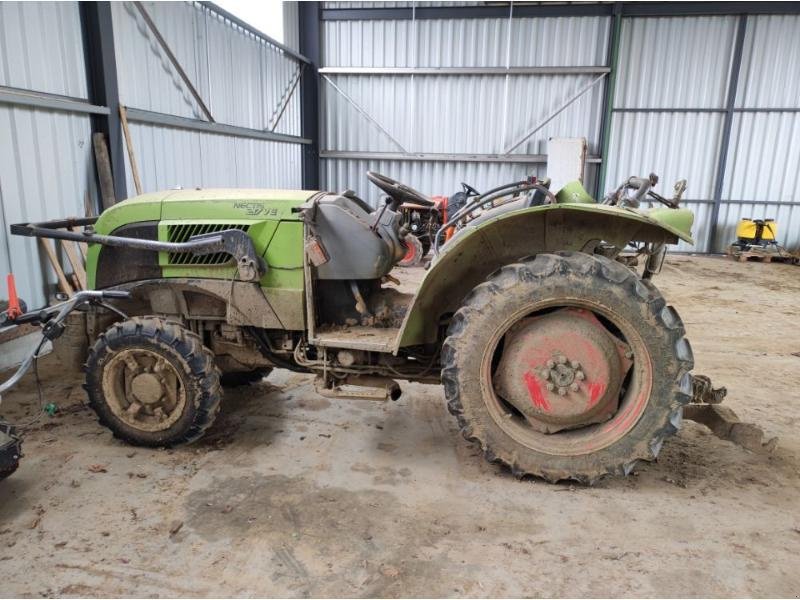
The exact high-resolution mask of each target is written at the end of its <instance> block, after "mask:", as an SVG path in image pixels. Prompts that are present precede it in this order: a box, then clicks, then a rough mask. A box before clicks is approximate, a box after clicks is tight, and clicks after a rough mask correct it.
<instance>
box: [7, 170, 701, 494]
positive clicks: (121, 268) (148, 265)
mask: <svg viewBox="0 0 800 600" xmlns="http://www.w3.org/2000/svg"><path fill="white" fill-rule="evenodd" d="M368 177H369V179H370V181H371V182H372V183H374V184H375V185H377V186H378V187H379V188H380V189H381V190H382V192H383V193H384V194H385V198H384V201H385V203H383V204H382V205H381V206H380V207H379V208H378V209H377V210H375V209H373V208H372V207H371V206H369V205H368V204H367V203H366V202H364V201H363V200H361V199H360V198H359V197H358V196H357V195H356V194H355V193H354V192H352V191H349V190H348V191H345V192H343V193H338V194H337V193H328V192H313V191H279V190H251V189H240V190H205V189H196V190H178V191H167V192H159V193H153V194H145V195H142V196H138V197H136V198H132V199H129V200H126V201H124V202H121V203H119V204H117V205H115V206H114V207H112V208H110V209H108V210H106V211H105V212H104V213H103V214H102V215H101V216H100V217H99V218H91V219H88V218H87V219H73V220H62V221H51V222H47V223H38V224H20V225H14V226H12V232H13V233H16V234H20V235H29V236H43V237H51V238H60V239H71V240H78V241H83V242H88V243H89V250H88V257H87V265H86V267H87V268H86V271H87V278H88V287H89V288H91V289H92V290H99V291H107V292H108V293H101V294H98V293H97V292H91V293H92V294H95V296H91V298H94V299H90V300H86V302H87V304H86V307H85V308H86V310H87V311H88V313H89V314H88V317H87V320H88V323H89V330H90V332H94V335H93V336H92V339H93V345H92V346H91V347H90V348H89V351H88V357H87V359H86V364H85V369H86V390H87V392H88V396H89V403H90V404H91V406H92V408H93V409H94V411H95V412H96V413H97V415H98V417H99V419H100V422H101V423H102V424H104V425H106V426H107V427H108V428H109V429H111V431H113V433H114V435H116V436H117V437H119V438H121V439H123V440H125V441H127V442H129V443H132V444H137V445H144V446H171V445H175V444H183V443H189V442H193V441H195V440H197V439H198V438H200V437H201V436H202V435H203V433H204V432H205V431H206V430H207V429H208V428H209V427H210V426H211V424H212V423H213V421H214V418H215V417H216V415H217V413H218V411H219V408H220V403H221V401H222V396H223V387H225V385H228V384H230V385H234V384H240V383H247V382H250V381H254V380H257V379H260V378H261V377H263V376H264V375H266V374H267V373H269V371H270V370H271V369H273V368H284V369H290V370H292V371H298V372H303V373H312V374H314V375H315V376H316V379H315V381H316V386H317V389H318V391H319V392H320V393H322V394H324V395H327V396H333V397H342V398H370V399H381V400H382V399H396V398H397V397H398V396H399V395H400V388H399V385H398V383H397V380H407V381H420V382H426V383H442V384H443V385H444V391H445V396H446V399H447V406H448V408H449V410H450V412H451V413H452V414H453V415H455V417H456V418H457V419H458V424H459V427H460V429H461V432H462V433H463V435H464V437H466V438H467V439H468V440H470V441H472V442H474V443H476V444H477V445H479V446H480V447H481V449H482V450H483V452H484V454H485V456H486V458H487V459H489V460H491V461H497V462H500V463H503V464H504V465H506V466H508V467H509V468H510V469H511V471H512V472H513V473H514V474H515V475H518V476H522V475H527V474H530V475H536V476H540V477H543V478H545V479H547V480H550V481H556V480H561V479H575V480H578V481H585V482H591V481H594V480H596V479H597V478H599V477H601V476H603V475H606V474H627V473H629V472H630V470H631V469H632V468H633V466H634V464H635V463H636V462H637V461H638V460H652V459H654V458H655V457H656V455H657V454H658V452H659V450H660V448H661V445H662V442H663V441H664V439H665V438H666V437H667V436H669V435H671V434H672V433H674V432H675V431H676V430H677V428H678V427H679V425H680V421H681V414H682V406H683V405H684V404H685V403H686V402H688V401H689V400H690V398H691V394H692V389H691V385H692V383H691V382H692V380H691V375H690V370H691V369H692V365H693V361H692V352H691V349H690V346H689V343H688V342H687V340H686V339H685V337H684V328H683V324H682V323H681V320H680V318H679V317H678V315H677V313H676V312H675V310H674V309H673V308H671V307H670V306H668V305H667V304H666V302H665V301H664V299H663V298H662V296H661V294H660V293H659V291H658V290H657V289H656V287H655V286H654V285H653V284H652V283H651V281H650V280H651V278H652V276H653V275H654V274H656V273H657V272H658V271H659V270H660V267H661V263H662V261H663V259H664V254H665V251H666V246H667V245H668V244H674V243H676V242H677V241H678V240H679V239H682V240H685V241H687V242H690V243H691V241H692V240H691V234H690V228H691V224H692V213H691V212H690V211H688V210H685V209H681V208H678V206H677V205H678V201H679V198H680V193H681V192H682V191H683V187H685V184H683V187H681V185H680V182H679V185H678V186H677V188H676V196H675V198H673V199H670V200H668V199H665V198H663V197H661V196H659V195H658V194H655V192H653V191H652V190H651V187H652V186H653V185H654V184H655V181H656V178H655V176H651V177H650V178H631V179H629V180H628V181H626V182H625V183H624V184H623V185H622V186H620V188H619V189H618V190H616V191H615V192H614V193H612V194H610V195H609V196H608V197H606V198H605V199H603V200H602V201H601V202H595V201H594V200H593V199H592V198H590V197H589V195H588V194H587V193H586V192H585V191H584V190H583V187H582V186H581V185H580V184H579V183H577V182H575V183H573V184H570V185H568V186H566V187H565V188H564V189H563V190H561V191H560V192H559V193H558V194H557V195H556V194H553V193H552V192H551V191H550V190H549V189H548V187H547V185H546V183H545V182H541V181H537V180H536V179H535V178H530V179H528V180H524V181H518V182H514V183H511V184H508V185H504V186H501V187H498V188H495V189H493V190H490V191H488V192H485V193H477V192H476V194H473V195H471V196H470V197H469V198H468V200H467V201H466V204H464V205H463V206H462V207H461V208H460V209H459V210H458V211H456V212H455V213H454V214H452V215H448V217H447V222H446V223H444V224H443V225H442V227H441V228H440V229H439V230H438V232H437V233H436V235H435V239H434V240H433V247H434V256H433V259H432V261H431V263H430V265H429V266H428V268H427V270H426V271H424V277H422V280H421V282H420V283H419V284H418V285H417V287H416V290H415V291H414V292H413V293H405V292H403V291H401V290H400V289H398V285H397V284H398V279H397V278H396V277H395V276H394V274H393V273H392V270H393V268H394V267H395V266H396V265H397V263H398V261H399V260H400V259H401V258H402V257H403V256H404V254H405V253H406V243H405V241H404V240H405V238H406V236H408V235H409V231H407V230H405V228H403V227H402V226H401V218H400V207H401V206H402V205H403V204H404V203H411V204H414V205H419V206H423V207H424V206H431V205H432V202H431V200H430V199H429V198H428V197H427V196H425V195H423V194H421V193H420V192H417V191H415V190H413V189H412V188H410V187H408V186H405V185H403V184H401V183H399V182H397V181H395V180H392V179H390V178H388V177H385V176H383V175H380V174H377V173H368ZM678 188H679V189H678ZM645 197H648V198H650V199H655V200H659V201H661V202H663V203H664V204H666V206H665V207H659V208H655V209H651V210H649V211H645V210H639V209H638V205H639V202H640V201H641V200H643V199H645ZM80 226H83V227H84V230H83V231H82V232H80V231H76V227H80ZM448 231H449V233H450V234H451V235H448ZM445 239H447V241H446V243H445V242H444V240H445ZM631 250H632V252H633V254H635V255H636V257H638V259H642V260H643V267H642V269H641V273H639V272H638V271H636V270H635V269H633V268H632V267H631V265H632V263H633V258H634V257H633V256H632V252H631ZM398 271H402V270H398ZM417 273H420V274H421V273H422V271H421V270H420V271H417ZM395 274H398V275H402V273H398V272H396V273H395ZM112 292H113V293H112ZM89 293H90V292H85V293H84V294H89ZM81 298H83V296H81ZM86 298H89V296H88V295H87V296H86ZM98 298H99V299H100V300H98ZM81 301H83V300H81ZM51 327H52V324H51Z"/></svg>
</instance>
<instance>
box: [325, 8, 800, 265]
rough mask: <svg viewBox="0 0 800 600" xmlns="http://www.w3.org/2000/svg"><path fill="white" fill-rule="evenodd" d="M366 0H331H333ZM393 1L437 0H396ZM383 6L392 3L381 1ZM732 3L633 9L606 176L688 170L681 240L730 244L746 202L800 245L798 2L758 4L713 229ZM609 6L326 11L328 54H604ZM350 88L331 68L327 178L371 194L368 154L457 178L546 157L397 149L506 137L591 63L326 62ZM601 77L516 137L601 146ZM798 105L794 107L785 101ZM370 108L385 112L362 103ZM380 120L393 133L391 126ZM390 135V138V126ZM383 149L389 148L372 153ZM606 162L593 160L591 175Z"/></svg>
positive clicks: (490, 175)
mask: <svg viewBox="0 0 800 600" xmlns="http://www.w3.org/2000/svg"><path fill="white" fill-rule="evenodd" d="M367 4H369V3H349V2H325V3H324V5H323V6H324V8H326V9H338V8H368V6H367ZM392 4H393V5H396V6H398V7H409V6H416V7H422V6H425V5H428V4H430V5H440V3H435V2H434V3H424V2H417V3H414V2H395V3H392ZM380 6H381V7H384V8H385V7H388V4H386V3H381V4H380ZM738 19H739V17H738V16H708V17H626V18H623V19H622V27H621V34H620V51H619V62H618V65H617V71H616V86H615V90H614V104H613V109H614V110H613V113H612V118H611V122H610V127H609V149H608V157H606V160H607V163H608V164H607V165H606V177H605V183H604V185H603V187H604V190H603V191H606V190H608V189H610V188H612V187H614V186H615V185H616V184H617V183H618V182H620V181H622V180H623V179H626V178H627V177H628V176H630V175H632V174H637V175H647V174H648V173H650V172H655V173H657V174H658V175H659V176H660V177H661V182H662V183H661V185H660V186H659V188H658V189H659V190H660V191H661V192H662V193H663V194H664V195H668V194H669V192H670V191H671V187H672V183H673V182H674V181H676V180H677V179H680V178H686V179H687V180H688V183H689V187H688V189H687V191H686V194H685V197H686V198H687V202H686V206H688V207H689V208H691V209H693V210H694V211H695V214H696V226H695V237H696V239H697V244H695V246H694V247H690V246H688V245H687V244H681V245H680V247H679V249H680V250H685V251H688V250H694V251H701V252H704V251H708V250H713V251H717V252H720V251H724V249H725V248H726V247H727V245H728V244H729V243H730V242H731V241H732V239H733V232H734V230H735V226H736V223H737V222H738V220H739V219H740V218H741V217H751V216H752V217H755V218H764V217H768V218H776V219H777V220H778V222H779V229H780V232H779V237H780V238H781V240H782V241H783V242H784V243H785V244H786V246H788V247H797V246H798V245H800V208H798V204H800V197H798V194H797V192H796V191H795V190H796V189H797V186H796V184H795V182H794V179H793V176H794V174H795V173H797V172H798V171H800V146H799V145H798V144H796V143H795V144H793V143H792V141H793V140H794V139H795V138H796V136H797V134H798V133H800V112H799V111H798V109H800V78H798V77H797V72H798V71H797V69H798V67H797V65H798V64H800V36H798V35H797V34H798V32H800V17H797V16H780V15H778V16H754V15H751V16H749V17H748V21H747V28H746V36H745V43H744V48H743V56H742V64H741V70H740V76H739V80H738V86H737V90H738V93H737V97H736V103H735V112H734V113H733V121H732V123H733V125H732V130H731V138H730V144H729V147H728V149H729V151H728V160H727V165H726V168H725V177H724V180H723V192H722V198H721V202H722V204H721V206H720V210H719V217H718V221H717V236H716V239H715V240H714V241H713V242H712V240H710V238H709V236H710V233H711V229H712V228H711V224H710V222H709V221H710V218H711V216H712V211H713V205H714V201H713V198H714V190H715V184H716V181H717V177H718V167H719V160H720V158H719V157H720V150H721V144H722V142H723V139H722V134H723V124H724V121H725V117H726V108H727V107H726V103H727V96H728V89H729V85H730V74H731V67H732V62H733V56H734V49H735V41H736V32H737V26H738ZM610 26H611V18H610V17H559V18H555V17H539V18H511V19H509V18H473V19H459V18H448V19H422V20H413V19H396V20H379V19H376V20H326V21H324V22H323V40H322V48H323V57H322V64H323V66H324V67H506V66H510V67H539V66H550V67H553V66H584V67H586V66H598V67H599V66H604V65H606V61H607V60H608V58H607V57H608V48H607V44H608V40H609V27H610ZM329 77H330V79H331V81H333V82H334V83H335V85H336V86H338V87H339V88H340V89H341V90H342V91H343V92H344V93H346V94H347V95H348V96H350V98H351V100H352V101H353V102H355V103H356V104H358V105H359V108H360V109H361V110H358V109H356V108H355V107H354V106H353V103H352V102H350V101H348V100H347V99H345V98H344V96H343V95H342V94H341V93H339V92H338V91H337V90H336V89H335V88H333V86H331V85H330V84H329V83H327V82H325V81H324V82H323V83H322V89H323V99H322V103H323V106H322V129H323V131H322V141H321V145H322V148H323V154H322V155H323V157H326V156H327V157H328V158H323V160H322V167H321V170H322V180H323V184H324V185H327V186H328V187H330V188H333V189H340V188H345V187H351V188H354V189H357V190H358V191H359V192H361V193H362V194H364V195H368V196H369V198H370V200H371V201H372V202H375V201H376V200H377V194H376V192H375V191H374V190H373V189H370V188H371V186H369V185H368V183H367V181H366V178H365V177H364V174H363V172H364V171H365V170H366V169H376V170H379V171H384V172H386V173H387V174H388V175H390V176H394V177H397V178H400V179H403V180H404V181H406V182H407V183H409V184H410V185H413V186H415V187H418V188H419V189H420V190H423V191H425V192H428V193H436V194H439V193H449V192H451V191H453V190H454V189H456V187H457V184H458V182H459V181H461V180H466V181H468V182H470V183H472V184H473V185H475V186H476V187H478V188H486V187H491V186H494V185H496V184H499V183H502V182H504V181H510V180H512V179H515V178H518V177H520V176H522V175H525V174H538V175H543V174H544V170H545V165H543V164H524V163H522V164H520V163H512V162H504V163H500V164H498V163H489V162H476V161H472V160H469V161H467V160H464V159H463V157H461V159H460V160H458V161H451V162H443V161H437V162H433V161H429V160H410V158H413V157H409V156H405V160H399V158H400V157H399V156H397V155H403V154H407V155H408V154H410V155H413V154H419V153H476V154H497V153H502V152H503V151H504V149H506V148H507V147H508V145H509V144H511V143H513V142H514V141H516V140H518V139H520V138H521V137H522V136H523V135H524V134H525V133H526V131H529V130H530V129H531V128H532V127H533V126H534V125H535V124H536V123H537V122H539V121H540V120H541V119H542V118H543V117H544V116H546V115H549V114H550V112H551V111H553V110H554V109H556V108H558V107H559V106H560V105H562V104H563V103H564V101H565V100H566V99H568V98H570V97H571V95H572V94H574V93H575V92H576V91H577V90H579V89H580V88H581V86H583V85H585V84H587V83H588V82H590V81H591V80H592V79H593V77H595V75H592V74H581V75H520V76H514V75H512V76H507V77H506V76H497V75H479V76H463V75H462V76H447V75H425V76H421V75H415V76H413V77H412V76H411V75H409V74H404V75H373V74H330V75H329ZM603 94H604V83H602V82H601V83H599V84H598V85H596V86H595V87H594V88H592V89H591V90H590V91H589V92H587V93H586V94H585V95H584V96H582V97H581V98H580V99H579V100H577V101H576V102H575V103H574V104H572V105H571V106H570V107H569V108H567V109H566V110H565V111H564V112H563V113H561V114H560V115H559V116H557V117H556V118H555V119H553V120H552V121H551V122H550V123H549V124H547V125H546V126H545V127H544V128H542V129H541V130H540V131H538V132H537V133H536V134H535V135H534V136H533V137H532V138H531V139H530V140H528V141H527V142H526V143H525V144H523V145H522V146H520V147H519V148H518V149H517V150H515V153H523V154H545V153H546V152H547V149H546V141H547V139H548V138H549V137H552V136H559V137H576V136H581V137H586V138H587V139H588V140H589V155H590V156H599V155H601V154H602V148H600V147H599V135H600V133H599V132H600V123H601V122H602V113H603ZM777 109H790V110H783V111H781V110H777ZM364 112H366V113H367V114H368V115H369V116H370V117H372V118H373V119H374V120H375V121H377V123H378V124H379V125H380V127H379V126H378V125H376V124H375V123H374V122H372V121H370V120H369V119H368V118H365V116H364V114H363V113H364ZM381 128H383V129H385V131H386V132H387V133H388V135H387V133H384V132H383V131H381ZM392 138H394V140H396V142H395V141H392ZM370 152H378V153H382V152H388V153H392V154H394V155H395V156H393V157H392V158H393V159H394V160H380V159H378V158H372V159H368V158H366V157H365V156H363V154H365V153H370ZM596 166H597V165H596V164H590V165H589V166H588V169H587V179H588V182H587V188H589V189H593V186H594V182H595V179H596V177H597V174H598V173H597V171H598V169H597V168H596Z"/></svg>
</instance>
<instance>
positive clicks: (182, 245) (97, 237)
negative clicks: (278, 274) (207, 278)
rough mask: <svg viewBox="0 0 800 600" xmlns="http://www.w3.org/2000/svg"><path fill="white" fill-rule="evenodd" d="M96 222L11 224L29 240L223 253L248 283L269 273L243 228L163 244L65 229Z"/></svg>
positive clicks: (13, 232) (183, 251)
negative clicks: (227, 255) (38, 239)
mask: <svg viewBox="0 0 800 600" xmlns="http://www.w3.org/2000/svg"><path fill="white" fill-rule="evenodd" d="M96 221H97V217H90V218H85V219H62V220H58V221H47V222H44V223H18V224H16V225H11V233H12V234H13V235H22V236H26V237H42V238H52V239H56V240H71V241H73V242H83V243H87V244H100V245H102V246H116V247H120V248H132V249H136V250H150V251H152V252H169V253H175V254H197V255H206V254H215V253H217V252H221V253H225V254H229V255H230V256H232V257H233V258H235V259H236V264H237V267H238V269H239V274H240V276H241V278H242V279H244V280H245V281H257V280H259V279H260V278H261V277H262V276H263V275H264V273H266V271H267V264H266V262H265V261H264V259H263V258H261V257H260V256H259V255H258V253H257V252H256V249H255V246H254V245H253V240H251V239H250V236H249V235H247V234H246V233H245V232H244V231H241V230H239V229H226V230H225V231H218V232H214V233H206V234H202V235H195V236H192V237H190V238H189V239H188V240H187V241H185V242H159V241H157V240H142V239H138V238H129V237H123V236H118V235H101V234H97V233H94V232H92V231H91V230H84V231H83V232H77V231H69V230H66V229H63V228H65V227H77V226H87V225H88V226H91V225H93V224H94V223H95V222H96Z"/></svg>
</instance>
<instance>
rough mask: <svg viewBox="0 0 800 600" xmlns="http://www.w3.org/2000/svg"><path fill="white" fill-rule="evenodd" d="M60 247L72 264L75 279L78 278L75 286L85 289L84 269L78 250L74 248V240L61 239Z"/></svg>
mask: <svg viewBox="0 0 800 600" xmlns="http://www.w3.org/2000/svg"><path fill="white" fill-rule="evenodd" d="M61 247H62V248H63V249H64V252H65V253H66V255H67V258H68V259H69V262H70V264H71V265H72V272H73V273H75V279H77V280H78V284H77V288H78V289H80V290H85V289H86V269H84V268H83V260H82V257H81V256H80V252H78V249H77V248H75V242H72V241H70V240H61Z"/></svg>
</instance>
